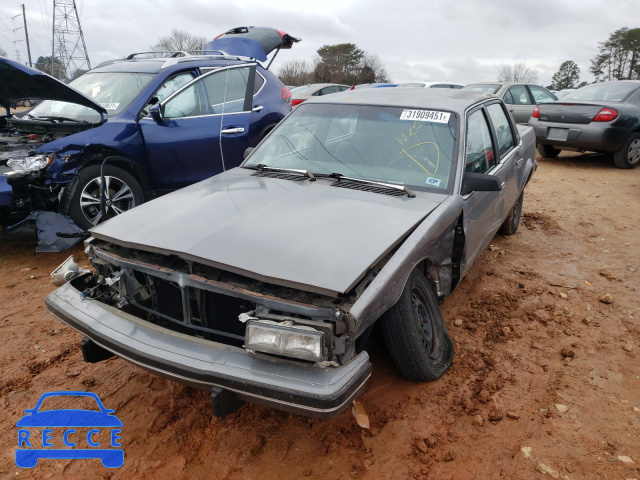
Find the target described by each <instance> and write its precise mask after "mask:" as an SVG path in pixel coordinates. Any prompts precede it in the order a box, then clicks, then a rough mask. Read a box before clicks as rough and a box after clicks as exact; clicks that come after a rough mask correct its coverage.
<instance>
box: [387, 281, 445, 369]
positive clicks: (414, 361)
mask: <svg viewBox="0 0 640 480" xmlns="http://www.w3.org/2000/svg"><path fill="white" fill-rule="evenodd" d="M380 327H381V328H382V334H383V336H384V339H385V343H386V345H387V350H388V351H389V355H391V358H392V359H393V362H394V363H395V364H396V367H397V368H398V370H399V371H400V373H401V374H402V376H404V377H405V378H407V379H409V380H414V381H417V382H426V381H430V380H436V379H437V378H440V377H441V376H442V375H444V374H445V372H446V371H447V370H448V369H449V367H450V366H451V361H452V359H453V342H452V341H451V337H449V333H448V332H447V328H446V327H445V325H444V320H443V318H442V313H440V307H439V306H438V301H437V300H436V296H435V293H434V292H433V289H432V288H431V285H430V283H429V281H428V280H427V279H426V278H425V276H424V275H423V274H422V273H421V272H419V271H418V270H414V271H413V272H412V273H411V275H410V277H409V280H408V281H407V284H406V285H405V287H404V290H403V291H402V295H401V296H400V299H399V300H398V302H397V303H396V304H395V305H394V306H393V307H391V308H390V309H389V311H387V312H386V313H385V314H384V316H383V317H382V318H381V322H380Z"/></svg>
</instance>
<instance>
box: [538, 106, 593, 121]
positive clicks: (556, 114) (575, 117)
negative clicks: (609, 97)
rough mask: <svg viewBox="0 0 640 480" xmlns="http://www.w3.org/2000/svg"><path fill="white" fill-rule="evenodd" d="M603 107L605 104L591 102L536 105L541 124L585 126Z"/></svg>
mask: <svg viewBox="0 0 640 480" xmlns="http://www.w3.org/2000/svg"><path fill="white" fill-rule="evenodd" d="M603 107H605V104H603V103H593V102H571V103H569V102H552V103H541V104H540V105H538V112H539V114H540V117H539V120H540V121H542V122H560V123H576V124H587V123H591V121H592V120H593V118H594V117H595V116H596V115H597V114H598V112H599V111H600V110H602V108H603Z"/></svg>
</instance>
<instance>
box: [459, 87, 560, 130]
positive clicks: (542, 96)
mask: <svg viewBox="0 0 640 480" xmlns="http://www.w3.org/2000/svg"><path fill="white" fill-rule="evenodd" d="M462 88H463V89H464V90H473V91H475V92H482V93H491V94H493V95H497V96H498V97H500V98H501V99H502V100H503V101H504V103H506V104H507V108H508V109H509V112H510V113H511V115H513V119H514V120H515V121H516V123H523V124H526V123H527V122H528V121H529V119H530V118H531V114H532V113H533V109H534V108H535V107H536V105H538V104H540V103H547V102H555V101H556V100H557V99H556V96H555V95H554V94H553V93H551V92H550V91H549V90H547V89H546V88H544V87H541V86H539V85H531V84H528V83H519V82H487V83H472V84H470V85H465V86H464V87H462Z"/></svg>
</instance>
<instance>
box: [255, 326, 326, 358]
mask: <svg viewBox="0 0 640 480" xmlns="http://www.w3.org/2000/svg"><path fill="white" fill-rule="evenodd" d="M323 344H324V333H322V332H319V331H318V330H316V329H314V328H311V327H306V326H302V325H297V326H295V327H294V326H285V325H283V324H282V323H277V322H271V321H268V320H267V321H264V320H262V321H249V322H247V329H246V331H245V348H246V349H247V350H253V351H255V352H262V353H270V354H272V355H282V356H285V357H292V358H297V359H300V360H308V361H311V362H321V361H322V359H323V358H322V357H323V348H322V347H323Z"/></svg>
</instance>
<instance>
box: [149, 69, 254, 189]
mask: <svg viewBox="0 0 640 480" xmlns="http://www.w3.org/2000/svg"><path fill="white" fill-rule="evenodd" d="M255 75H256V65H255V64H243V65H237V66H231V67H223V68H220V69H216V70H213V71H211V72H208V73H205V74H204V75H201V76H200V77H198V78H196V79H195V80H193V81H192V82H190V83H188V84H187V85H185V86H184V87H182V88H181V89H180V90H178V91H176V92H175V93H174V94H172V95H171V96H170V97H168V98H167V99H165V100H164V101H163V102H162V103H160V104H159V105H158V106H155V107H152V112H151V113H152V116H151V117H146V118H143V119H141V120H140V130H141V131H142V135H143V138H144V142H145V146H146V150H147V159H148V162H149V171H150V176H151V178H150V181H151V188H152V189H154V190H164V189H170V190H173V189H176V188H181V187H184V186H186V185H190V184H192V183H194V182H198V181H200V180H203V179H205V178H208V177H210V176H213V175H216V174H218V173H221V172H223V171H224V170H228V169H229V168H233V167H236V166H238V165H239V164H240V163H241V162H242V157H243V153H244V151H245V149H246V148H247V147H248V146H249V128H250V118H251V108H252V103H251V102H252V97H253V84H254V81H255Z"/></svg>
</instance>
